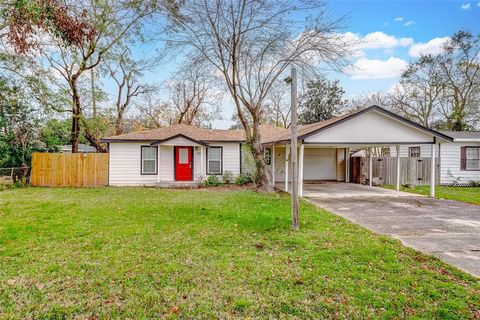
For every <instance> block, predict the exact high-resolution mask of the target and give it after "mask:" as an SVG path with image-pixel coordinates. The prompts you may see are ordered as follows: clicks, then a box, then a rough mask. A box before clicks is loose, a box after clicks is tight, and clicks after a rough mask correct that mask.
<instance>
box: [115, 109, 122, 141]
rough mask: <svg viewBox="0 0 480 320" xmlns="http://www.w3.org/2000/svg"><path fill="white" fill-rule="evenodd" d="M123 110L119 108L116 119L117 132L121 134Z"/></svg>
mask: <svg viewBox="0 0 480 320" xmlns="http://www.w3.org/2000/svg"><path fill="white" fill-rule="evenodd" d="M123 111H124V110H121V109H120V110H118V112H117V119H116V120H115V134H116V135H119V134H122V133H123V126H122V124H123Z"/></svg>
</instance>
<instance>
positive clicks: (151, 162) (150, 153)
mask: <svg viewBox="0 0 480 320" xmlns="http://www.w3.org/2000/svg"><path fill="white" fill-rule="evenodd" d="M142 174H157V147H147V146H142Z"/></svg>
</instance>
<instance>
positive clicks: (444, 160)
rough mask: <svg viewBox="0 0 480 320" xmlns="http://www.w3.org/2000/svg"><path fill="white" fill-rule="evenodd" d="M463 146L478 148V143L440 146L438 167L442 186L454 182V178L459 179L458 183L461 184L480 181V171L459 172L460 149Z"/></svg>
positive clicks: (456, 143)
mask: <svg viewBox="0 0 480 320" xmlns="http://www.w3.org/2000/svg"><path fill="white" fill-rule="evenodd" d="M464 146H480V143H478V142H477V143H469V142H453V143H443V144H442V145H441V147H440V148H441V149H440V152H441V160H440V167H441V183H442V184H450V183H452V182H454V179H455V178H460V181H459V183H462V184H466V183H468V182H469V181H471V180H474V181H480V171H465V170H460V148H461V147H464ZM449 172H450V173H451V174H450V173H449ZM452 175H453V177H452Z"/></svg>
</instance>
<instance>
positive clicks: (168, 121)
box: [136, 93, 175, 129]
mask: <svg viewBox="0 0 480 320" xmlns="http://www.w3.org/2000/svg"><path fill="white" fill-rule="evenodd" d="M137 109H138V111H140V114H139V115H138V116H137V119H136V122H137V123H138V125H137V129H138V127H142V128H146V129H154V128H161V127H165V126H168V125H172V124H173V121H174V117H175V110H174V108H173V107H172V106H171V105H170V104H169V103H167V102H164V101H162V100H160V99H157V98H155V97H154V95H153V94H152V93H148V94H146V95H144V97H143V99H142V100H141V101H140V102H139V103H137Z"/></svg>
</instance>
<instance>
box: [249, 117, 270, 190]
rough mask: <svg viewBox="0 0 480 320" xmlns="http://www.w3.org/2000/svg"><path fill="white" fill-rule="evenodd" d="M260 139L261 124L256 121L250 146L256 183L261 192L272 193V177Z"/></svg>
mask: <svg viewBox="0 0 480 320" xmlns="http://www.w3.org/2000/svg"><path fill="white" fill-rule="evenodd" d="M260 139H261V137H260V134H259V122H258V120H254V121H253V125H252V136H251V138H250V141H249V143H248V145H249V146H250V150H251V152H252V156H253V160H254V161H255V168H256V176H255V180H256V181H255V182H256V183H257V184H258V185H259V188H258V190H259V191H263V192H272V191H273V187H272V185H271V184H270V176H269V175H268V174H267V168H266V163H265V159H264V157H263V149H264V148H263V145H262V143H261V140H260Z"/></svg>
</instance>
